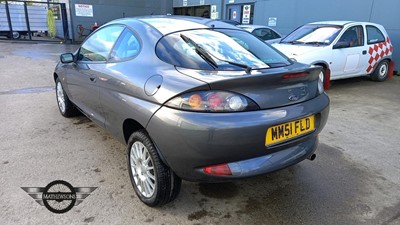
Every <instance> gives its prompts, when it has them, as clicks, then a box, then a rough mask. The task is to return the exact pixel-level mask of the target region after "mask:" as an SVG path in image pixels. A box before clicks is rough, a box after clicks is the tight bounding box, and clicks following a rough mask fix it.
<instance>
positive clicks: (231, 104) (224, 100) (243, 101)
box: [165, 91, 260, 112]
mask: <svg viewBox="0 0 400 225" xmlns="http://www.w3.org/2000/svg"><path fill="white" fill-rule="evenodd" d="M165 105H166V106H169V107H172V108H177V109H184V110H189V111H203V112H240V111H252V110H258V109H260V108H259V107H258V105H257V104H256V103H255V102H254V101H252V100H251V99H249V98H247V97H245V96H243V95H240V94H237V93H231V92H227V91H199V92H192V93H186V94H183V95H181V96H178V97H175V98H173V99H171V100H170V101H168V102H167V103H166V104H165Z"/></svg>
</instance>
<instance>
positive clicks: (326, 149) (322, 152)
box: [0, 41, 400, 225]
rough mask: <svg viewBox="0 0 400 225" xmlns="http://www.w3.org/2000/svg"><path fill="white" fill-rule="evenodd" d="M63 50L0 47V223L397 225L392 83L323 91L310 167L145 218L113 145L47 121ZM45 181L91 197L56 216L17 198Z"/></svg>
mask: <svg viewBox="0 0 400 225" xmlns="http://www.w3.org/2000/svg"><path fill="white" fill-rule="evenodd" d="M75 48H76V46H68V45H59V44H28V43H11V42H4V41H3V42H0V79H1V82H0V118H1V120H0V199H1V201H0V221H1V224H88V223H91V224H246V225H247V224H390V225H395V224H400V163H399V162H400V147H399V145H400V98H399V96H400V77H398V76H396V77H394V79H393V80H390V81H386V82H383V83H376V82H372V81H369V80H368V79H366V78H357V79H349V80H343V81H338V82H334V83H333V87H332V89H331V90H330V91H329V92H328V94H329V96H330V97H331V103H332V104H331V113H330V118H329V121H328V124H327V126H326V128H325V130H324V131H323V132H322V133H321V135H320V139H321V144H320V146H319V149H318V151H317V158H316V160H315V161H313V162H311V161H308V160H307V161H304V162H302V163H300V164H298V165H296V166H293V167H291V168H288V169H285V170H282V171H279V172H276V173H272V174H269V175H267V176H262V177H258V178H252V179H247V180H242V181H237V182H234V183H227V184H197V183H190V182H183V185H182V191H181V193H180V195H179V196H178V198H177V200H176V201H175V202H173V203H171V204H168V205H166V206H164V207H162V208H155V209H154V208H149V207H146V206H144V205H143V204H141V203H140V202H139V200H138V199H137V198H136V196H135V193H134V191H133V189H132V188H131V184H130V181H129V176H128V171H127V169H126V168H127V165H126V164H127V163H126V158H125V147H124V146H123V145H122V144H120V143H119V142H117V141H116V140H115V139H114V138H112V137H111V136H110V135H109V134H108V133H107V132H105V131H104V130H102V129H101V128H99V127H97V126H96V125H94V124H93V123H92V122H90V121H89V120H88V119H86V118H85V117H77V118H74V119H65V118H63V117H62V116H61V115H60V114H59V112H58V109H57V106H56V100H55V93H54V89H53V88H52V87H53V81H52V75H51V74H52V72H53V68H54V66H55V63H56V60H57V58H58V55H59V54H60V53H62V52H70V51H73V50H74V49H75ZM56 179H62V180H66V181H68V182H70V183H71V184H72V185H74V186H78V187H82V186H83V187H88V186H89V187H98V189H97V190H95V191H94V192H93V193H92V195H90V196H89V197H88V198H86V199H85V201H84V202H83V203H82V204H80V205H79V206H76V207H74V208H73V209H72V210H71V211H70V212H68V213H66V214H61V215H58V214H53V213H51V212H49V211H48V210H47V209H46V208H44V207H42V206H40V205H39V204H37V203H36V202H35V201H34V200H33V199H32V198H31V197H30V196H28V195H27V194H26V193H25V192H24V191H23V190H22V189H21V188H20V187H26V186H28V187H44V186H46V185H47V184H48V183H50V182H51V181H53V180H56Z"/></svg>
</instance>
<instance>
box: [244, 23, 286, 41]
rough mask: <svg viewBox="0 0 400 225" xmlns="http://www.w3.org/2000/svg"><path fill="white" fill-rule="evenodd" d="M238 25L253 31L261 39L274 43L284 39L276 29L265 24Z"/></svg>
mask: <svg viewBox="0 0 400 225" xmlns="http://www.w3.org/2000/svg"><path fill="white" fill-rule="evenodd" d="M238 27H240V28H242V29H244V30H246V31H248V32H250V33H252V34H253V35H255V36H256V37H258V38H260V39H261V40H263V41H265V42H267V43H269V44H273V43H278V42H280V41H281V39H282V35H280V34H279V33H278V32H277V31H276V30H274V29H272V28H271V27H267V26H263V25H250V24H249V25H238Z"/></svg>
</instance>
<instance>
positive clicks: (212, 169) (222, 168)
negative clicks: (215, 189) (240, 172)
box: [203, 163, 232, 176]
mask: <svg viewBox="0 0 400 225" xmlns="http://www.w3.org/2000/svg"><path fill="white" fill-rule="evenodd" d="M203 171H204V173H206V174H211V175H218V176H231V175H232V171H231V169H230V168H229V166H228V164H226V163H225V164H218V165H213V166H207V167H204V168H203Z"/></svg>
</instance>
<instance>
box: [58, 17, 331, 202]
mask: <svg viewBox="0 0 400 225" xmlns="http://www.w3.org/2000/svg"><path fill="white" fill-rule="evenodd" d="M60 59H61V61H60V63H58V65H57V67H56V69H55V72H54V81H55V85H56V95H57V102H58V107H59V110H60V112H61V114H62V115H63V116H65V117H71V116H74V115H76V114H77V112H78V111H81V112H82V113H84V114H85V115H86V116H87V117H89V118H90V119H91V120H92V121H94V122H95V123H97V124H98V125H99V126H101V127H103V128H105V129H107V130H108V131H109V132H110V133H112V134H113V135H114V136H115V137H116V138H117V139H118V140H120V141H121V142H123V143H125V144H126V145H127V156H128V168H129V173H130V177H131V181H132V185H133V187H134V190H135V192H136V194H137V196H138V197H139V198H140V200H141V201H142V202H144V203H145V204H147V205H149V206H158V205H162V204H165V203H168V202H170V201H172V200H173V199H174V198H175V197H176V196H177V195H178V193H179V191H180V187H181V179H185V180H189V181H201V182H221V181H229V180H233V179H238V178H246V177H251V176H256V175H261V174H266V173H269V172H272V171H276V170H279V169H283V168H285V167H288V166H291V165H293V164H296V163H298V162H300V161H302V160H304V159H307V158H309V159H314V158H315V154H314V151H315V150H316V149H317V145H318V133H319V132H321V130H322V129H323V127H324V126H325V123H326V121H327V118H328V112H329V98H328V96H327V95H326V94H325V92H324V89H323V85H322V80H321V74H322V73H321V68H320V67H314V66H309V65H305V64H299V63H296V62H293V61H291V60H290V59H288V58H287V57H286V56H284V55H283V54H281V53H280V52H277V51H276V50H274V49H273V48H271V47H269V46H268V45H265V44H264V43H263V42H262V41H261V40H260V39H258V38H256V37H254V36H253V35H251V34H250V33H248V32H246V31H244V30H242V29H240V28H236V27H235V26H232V25H229V24H226V23H223V22H220V21H214V20H209V19H204V18H196V17H175V16H151V17H137V18H125V19H119V20H115V21H112V22H109V23H107V24H105V25H103V26H102V27H100V28H98V29H97V30H96V31H95V32H93V33H92V34H91V35H90V36H89V37H88V38H87V39H86V40H85V41H84V42H83V43H82V45H81V46H80V48H79V49H78V50H77V51H76V52H75V53H66V54H62V55H61V57H60Z"/></svg>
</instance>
